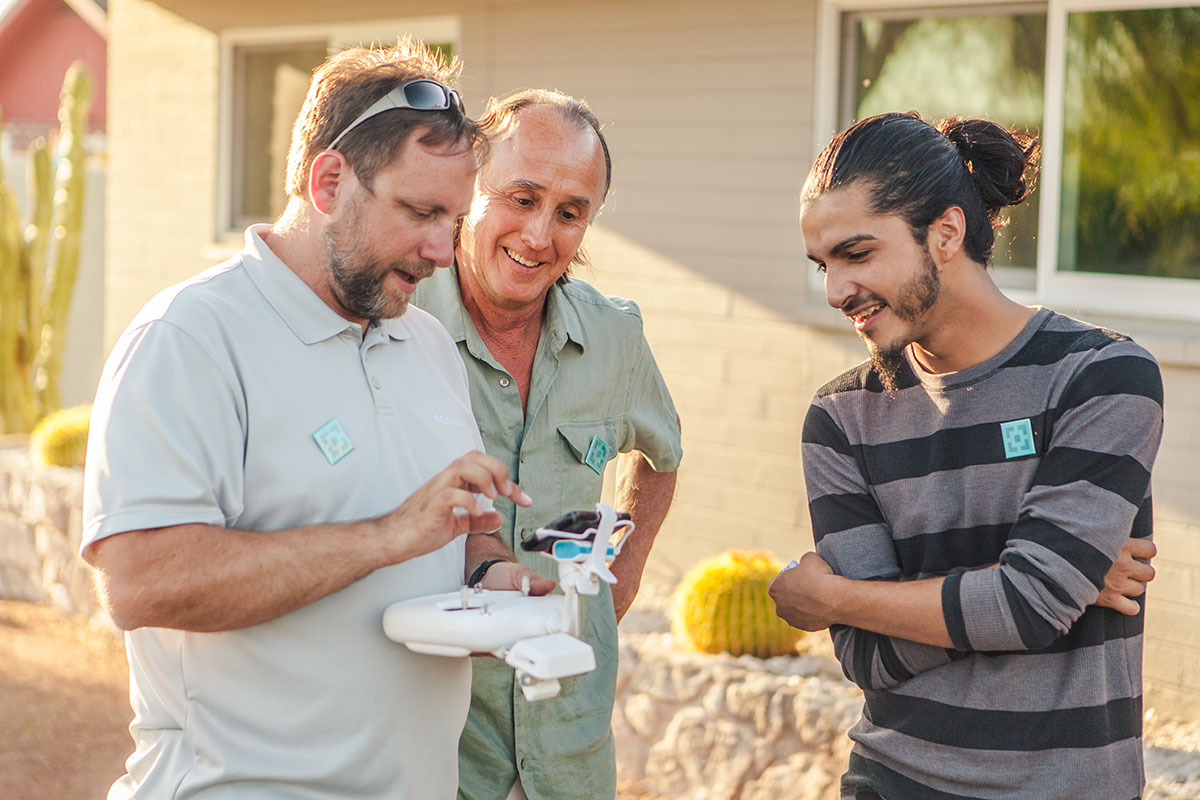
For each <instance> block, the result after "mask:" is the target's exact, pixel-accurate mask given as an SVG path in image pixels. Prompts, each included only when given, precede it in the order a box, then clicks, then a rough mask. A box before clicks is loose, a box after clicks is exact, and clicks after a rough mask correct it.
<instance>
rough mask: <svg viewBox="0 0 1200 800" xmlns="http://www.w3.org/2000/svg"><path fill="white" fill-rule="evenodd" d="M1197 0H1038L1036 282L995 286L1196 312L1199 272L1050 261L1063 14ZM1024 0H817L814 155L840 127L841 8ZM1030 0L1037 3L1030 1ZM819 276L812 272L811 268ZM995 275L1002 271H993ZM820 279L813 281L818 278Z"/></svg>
mask: <svg viewBox="0 0 1200 800" xmlns="http://www.w3.org/2000/svg"><path fill="white" fill-rule="evenodd" d="M1198 4H1200V2H1198V0H1140V1H1139V0H1045V2H1044V3H1043V4H1042V5H1043V7H1044V8H1045V10H1046V68H1045V87H1044V102H1045V105H1044V107H1043V110H1042V135H1041V144H1042V163H1043V165H1047V164H1049V165H1053V166H1054V168H1053V169H1049V170H1043V171H1042V173H1041V175H1040V176H1039V183H1038V185H1039V191H1040V193H1041V209H1040V215H1039V217H1038V246H1037V267H1036V286H1035V289H1034V290H1033V291H1029V290H1026V289H1014V288H1012V287H1005V286H1002V287H1001V288H1003V289H1004V290H1005V292H1006V293H1007V294H1008V295H1009V296H1011V297H1013V298H1014V299H1016V300H1018V301H1019V302H1024V303H1034V302H1036V303H1042V304H1045V305H1048V306H1051V307H1053V308H1057V309H1060V310H1063V311H1066V312H1068V313H1072V312H1075V311H1077V310H1078V311H1098V312H1105V313H1113V314H1120V315H1125V316H1128V315H1134V316H1146V317H1155V318H1172V319H1180V320H1191V321H1197V320H1200V279H1197V280H1191V279H1183V278H1155V277H1142V276H1134V275H1107V274H1103V273H1095V272H1071V271H1066V270H1059V269H1057V259H1058V238H1059V202H1060V200H1061V197H1062V171H1061V164H1062V155H1063V135H1064V130H1063V129H1064V111H1063V99H1064V98H1063V94H1064V82H1065V77H1066V54H1065V49H1066V36H1067V16H1068V15H1069V14H1072V13H1077V12H1087V11H1118V10H1151V9H1156V8H1179V7H1183V6H1195V5H1198ZM1030 5H1031V4H1030V3H1029V2H1028V0H1011V2H1006V0H820V4H819V5H818V7H817V24H816V63H815V72H814V83H815V90H814V103H815V107H814V109H813V129H812V130H813V153H812V155H813V157H814V158H815V157H816V156H817V155H818V154H819V153H820V150H821V148H823V147H824V146H825V144H826V143H827V142H828V141H829V139H830V138H831V137H832V136H833V135H834V134H835V133H837V131H838V130H839V129H840V128H841V125H840V123H839V121H838V116H837V115H838V102H839V94H840V92H841V84H840V80H841V59H842V44H843V43H842V31H841V24H842V15H843V14H845V13H849V12H854V11H885V12H886V11H887V10H888V9H895V10H917V11H919V10H927V11H931V12H934V11H937V10H939V9H947V8H962V7H967V6H982V7H987V8H989V9H996V10H1007V9H1010V8H1012V9H1028V8H1029V7H1030ZM1035 5H1036V4H1035ZM817 277H818V278H819V276H817ZM998 277H1000V278H1001V279H1002V277H1003V276H998ZM819 283H820V281H819V280H817V281H815V284H816V285H819Z"/></svg>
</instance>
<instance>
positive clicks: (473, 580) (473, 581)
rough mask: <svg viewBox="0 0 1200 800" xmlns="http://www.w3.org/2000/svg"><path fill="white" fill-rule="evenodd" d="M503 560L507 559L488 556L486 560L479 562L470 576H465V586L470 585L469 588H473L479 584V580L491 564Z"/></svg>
mask: <svg viewBox="0 0 1200 800" xmlns="http://www.w3.org/2000/svg"><path fill="white" fill-rule="evenodd" d="M505 561H508V559H507V558H489V559H488V560H487V561H484V562H483V563H482V564H480V565H479V566H478V567H476V568H475V571H474V572H472V573H471V577H469V578H467V586H470V587H471V588H475V587H476V586H478V585H479V582H480V581H481V580H483V576H484V575H486V574H487V571H488V570H489V569H490V568H491V566H492V564H500V563H503V562H505Z"/></svg>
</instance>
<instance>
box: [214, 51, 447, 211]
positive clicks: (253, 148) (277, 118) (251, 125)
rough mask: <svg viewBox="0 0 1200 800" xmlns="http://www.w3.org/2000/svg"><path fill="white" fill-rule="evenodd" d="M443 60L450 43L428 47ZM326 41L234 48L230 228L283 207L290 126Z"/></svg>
mask: <svg viewBox="0 0 1200 800" xmlns="http://www.w3.org/2000/svg"><path fill="white" fill-rule="evenodd" d="M430 47H432V48H433V49H435V50H440V51H441V52H442V54H443V55H444V56H445V57H446V59H447V60H449V59H450V58H451V56H452V55H453V45H452V43H450V42H437V43H430ZM328 53H329V43H328V42H326V41H323V40H322V41H314V42H289V43H286V44H253V45H250V44H247V45H238V46H236V47H235V48H234V55H233V60H234V128H233V143H234V144H233V152H234V163H233V180H232V185H233V195H234V196H233V203H232V208H233V215H232V217H233V218H232V223H233V226H234V227H235V228H244V227H246V226H247V225H250V224H251V223H255V222H267V221H270V220H273V219H275V218H277V217H278V216H279V215H280V214H281V213H282V212H283V208H284V206H285V205H286V204H287V191H286V189H285V188H284V180H285V178H286V175H287V155H288V149H289V148H290V147H291V143H292V125H293V124H294V123H295V121H296V115H297V114H299V113H300V107H301V106H302V105H304V96H305V95H306V94H307V93H308V84H309V81H310V80H311V79H312V73H313V71H314V70H315V69H316V68H317V67H318V66H320V65H321V62H323V61H324V60H325V58H326V56H327V55H328Z"/></svg>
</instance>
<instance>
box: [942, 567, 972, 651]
mask: <svg viewBox="0 0 1200 800" xmlns="http://www.w3.org/2000/svg"><path fill="white" fill-rule="evenodd" d="M966 572H967V570H966V568H965V567H959V568H957V569H955V570H953V571H952V572H951V573H950V574H949V575H947V576H946V580H944V581H943V582H942V616H943V617H944V618H945V620H946V630H947V631H948V632H949V633H950V641H951V642H952V643H953V644H954V649H955V650H962V651H964V652H965V651H968V650H970V649H971V641H970V639H968V638H967V623H966V620H965V619H964V618H963V611H962V599H961V597H960V594H959V585H960V584H961V583H962V577H963V575H964V574H966Z"/></svg>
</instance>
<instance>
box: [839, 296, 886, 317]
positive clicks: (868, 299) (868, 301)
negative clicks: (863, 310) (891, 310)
mask: <svg viewBox="0 0 1200 800" xmlns="http://www.w3.org/2000/svg"><path fill="white" fill-rule="evenodd" d="M876 303H881V304H883V305H887V301H885V300H884V299H883V298H882V297H880V296H879V295H877V294H875V293H873V292H867V293H866V294H856V295H854V297H851V298H849V299H847V300H846V301H845V302H843V303H842V304H841V305H840V306H838V310H839V311H841V312H842V313H843V314H847V313H849V312H850V311H851V310H852V309H855V308H859V307H860V306H864V305H874V304H876Z"/></svg>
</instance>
